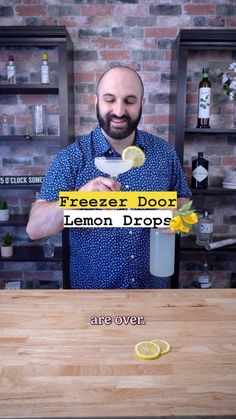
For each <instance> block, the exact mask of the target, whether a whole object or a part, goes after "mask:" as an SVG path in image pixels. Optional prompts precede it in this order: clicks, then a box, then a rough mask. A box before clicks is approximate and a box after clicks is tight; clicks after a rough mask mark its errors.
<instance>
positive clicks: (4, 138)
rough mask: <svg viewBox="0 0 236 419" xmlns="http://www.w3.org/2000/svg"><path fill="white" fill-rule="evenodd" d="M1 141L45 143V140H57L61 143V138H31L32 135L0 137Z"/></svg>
mask: <svg viewBox="0 0 236 419" xmlns="http://www.w3.org/2000/svg"><path fill="white" fill-rule="evenodd" d="M0 140H10V141H13V140H20V141H45V140H50V141H53V140H56V141H59V140H60V137H59V136H58V135H40V136H39V135H38V136H31V135H27V134H25V135H0Z"/></svg>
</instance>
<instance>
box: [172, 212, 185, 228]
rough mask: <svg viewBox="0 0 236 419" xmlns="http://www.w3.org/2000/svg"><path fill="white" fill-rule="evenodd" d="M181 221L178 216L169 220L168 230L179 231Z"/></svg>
mask: <svg viewBox="0 0 236 419" xmlns="http://www.w3.org/2000/svg"><path fill="white" fill-rule="evenodd" d="M182 224H183V223H182V220H181V217H180V216H179V215H177V216H176V217H173V218H172V219H171V220H170V229H171V231H176V230H180V227H181V225H182Z"/></svg>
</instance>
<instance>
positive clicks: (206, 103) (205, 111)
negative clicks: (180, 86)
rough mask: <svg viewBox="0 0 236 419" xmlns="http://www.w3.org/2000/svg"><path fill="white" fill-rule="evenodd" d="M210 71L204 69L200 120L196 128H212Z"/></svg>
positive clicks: (200, 90) (200, 91) (199, 94)
mask: <svg viewBox="0 0 236 419" xmlns="http://www.w3.org/2000/svg"><path fill="white" fill-rule="evenodd" d="M208 74H209V69H208V68H203V69H202V80H201V81H200V83H199V91H198V120H197V127H196V128H210V124H209V122H210V100H211V82H210V80H209V79H208Z"/></svg>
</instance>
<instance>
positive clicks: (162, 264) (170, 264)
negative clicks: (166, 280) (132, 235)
mask: <svg viewBox="0 0 236 419" xmlns="http://www.w3.org/2000/svg"><path fill="white" fill-rule="evenodd" d="M174 269H175V234H168V233H165V232H164V231H162V230H161V229H157V228H151V231H150V272H151V274H152V275H155V276H159V277H169V276H171V275H173V273H174Z"/></svg>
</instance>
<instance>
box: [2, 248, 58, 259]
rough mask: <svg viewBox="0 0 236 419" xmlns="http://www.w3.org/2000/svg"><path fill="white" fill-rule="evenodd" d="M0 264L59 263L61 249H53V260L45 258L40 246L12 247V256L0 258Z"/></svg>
mask: <svg viewBox="0 0 236 419" xmlns="http://www.w3.org/2000/svg"><path fill="white" fill-rule="evenodd" d="M0 261H1V262H61V261H62V248H61V247H55V254H54V257H53V258H45V257H44V255H43V248H42V246H23V245H22V246H13V256H11V257H9V258H3V257H1V256H0Z"/></svg>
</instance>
